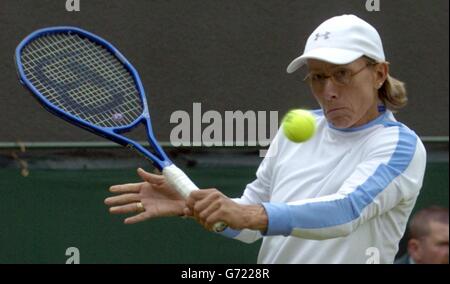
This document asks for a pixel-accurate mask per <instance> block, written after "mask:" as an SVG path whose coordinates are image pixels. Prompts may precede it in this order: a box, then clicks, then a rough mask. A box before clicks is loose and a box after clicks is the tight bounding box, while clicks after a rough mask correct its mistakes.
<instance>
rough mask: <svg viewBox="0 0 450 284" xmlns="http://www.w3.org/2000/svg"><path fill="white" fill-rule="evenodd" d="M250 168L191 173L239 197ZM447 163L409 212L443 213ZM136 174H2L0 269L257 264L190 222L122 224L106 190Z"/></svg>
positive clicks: (253, 249)
mask: <svg viewBox="0 0 450 284" xmlns="http://www.w3.org/2000/svg"><path fill="white" fill-rule="evenodd" d="M255 169H256V168H254V167H208V168H205V167H194V168H189V169H186V173H187V174H188V175H189V176H190V177H191V178H192V179H193V180H194V181H195V182H196V183H197V184H198V185H199V186H200V187H201V188H207V187H212V186H216V187H218V188H220V189H221V190H223V191H224V192H225V193H226V194H228V195H229V196H239V195H240V193H241V192H242V190H243V188H244V187H245V185H246V184H247V183H248V182H251V181H252V180H253V178H254V173H255ZM448 170H449V169H448V163H445V162H444V163H439V162H438V163H429V164H428V168H427V172H426V175H425V181H424V186H423V189H422V193H421V195H420V197H419V199H418V202H417V205H416V207H415V209H414V210H415V211H416V210H418V209H420V208H422V207H425V206H428V205H430V204H439V205H442V206H446V207H448V200H449V196H448V188H449V187H448V186H449V184H448ZM138 180H139V179H138V178H137V176H136V175H135V171H134V170H131V169H122V170H31V171H30V175H29V176H28V177H27V178H24V177H22V176H21V175H20V171H19V170H18V169H4V170H0V195H1V204H0V216H1V221H0V228H1V229H0V263H65V261H66V259H67V258H68V256H65V251H66V249H67V248H68V247H77V248H78V249H79V250H80V256H81V258H80V260H81V263H256V258H257V253H258V249H259V246H260V241H258V242H257V243H254V244H251V245H248V244H244V243H241V242H238V241H234V240H231V239H227V238H224V237H222V236H218V235H215V234H213V233H209V232H207V231H205V230H204V229H203V228H201V227H200V226H199V225H198V224H196V223H195V222H193V221H192V220H183V219H180V218H163V219H157V220H152V221H147V222H144V223H140V224H136V225H124V224H122V219H123V218H122V217H118V216H112V215H110V214H109V213H108V212H107V207H106V206H105V205H103V200H104V198H106V197H107V196H108V192H107V188H108V187H109V186H110V185H112V184H117V183H127V182H133V181H138Z"/></svg>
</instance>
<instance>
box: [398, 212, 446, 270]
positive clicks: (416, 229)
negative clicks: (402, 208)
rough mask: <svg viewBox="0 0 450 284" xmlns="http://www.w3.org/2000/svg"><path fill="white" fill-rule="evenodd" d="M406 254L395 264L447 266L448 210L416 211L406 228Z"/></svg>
mask: <svg viewBox="0 0 450 284" xmlns="http://www.w3.org/2000/svg"><path fill="white" fill-rule="evenodd" d="M408 233H409V240H408V244H407V250H408V251H407V253H406V254H405V255H404V256H402V257H401V258H399V259H398V260H397V261H396V262H395V263H396V264H448V208H442V207H438V206H431V207H428V208H425V209H422V210H420V211H418V212H417V213H416V214H415V215H414V216H413V217H412V218H411V221H410V223H409V227H408Z"/></svg>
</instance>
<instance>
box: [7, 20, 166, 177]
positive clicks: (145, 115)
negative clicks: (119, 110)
mask: <svg viewBox="0 0 450 284" xmlns="http://www.w3.org/2000/svg"><path fill="white" fill-rule="evenodd" d="M71 32H72V33H76V34H78V35H80V36H81V37H84V38H87V39H89V40H92V41H94V42H95V43H97V44H99V45H101V46H103V47H104V48H106V49H107V50H108V51H109V52H111V53H112V54H113V55H115V56H116V57H117V58H118V59H119V61H120V62H121V63H122V64H123V65H124V67H125V68H126V69H127V70H128V71H129V72H130V74H131V75H132V77H133V80H134V83H135V84H136V87H137V89H138V91H139V96H140V98H141V104H142V108H143V112H142V114H141V115H140V116H139V117H138V118H137V119H136V120H134V121H133V122H132V123H130V124H128V125H125V126H121V127H100V126H97V125H94V124H91V123H89V122H87V121H84V120H81V119H79V118H77V117H76V116H74V115H72V114H70V113H67V112H65V111H64V110H62V109H60V108H58V107H57V106H55V105H53V104H52V103H50V102H49V101H48V100H47V98H45V96H43V95H42V94H41V93H40V92H39V91H38V90H37V89H36V88H35V87H34V86H33V85H32V83H31V82H30V81H29V80H28V78H27V77H26V75H25V72H24V70H23V66H22V60H21V52H22V49H23V48H24V47H25V46H27V45H28V44H29V43H30V42H32V41H33V40H34V39H36V38H39V37H41V36H44V35H47V34H52V33H71ZM15 61H16V67H17V73H18V76H19V79H20V82H21V84H22V85H24V86H25V87H26V88H27V89H28V90H30V91H31V93H32V94H33V95H34V97H35V98H36V99H37V100H38V101H39V102H40V103H41V105H43V106H44V107H45V109H47V110H48V111H49V112H51V113H53V114H54V115H56V116H58V117H60V118H62V119H65V120H67V121H69V122H70V123H73V124H76V125H77V126H79V127H82V128H84V129H86V130H88V131H90V132H92V133H94V134H97V135H100V136H103V137H105V138H107V139H109V140H111V141H114V142H116V143H118V144H120V145H122V146H125V147H127V148H131V149H135V150H136V151H138V152H139V153H141V154H142V155H143V156H144V157H146V158H148V159H149V160H150V161H151V162H152V163H153V165H154V166H155V167H156V168H158V169H159V170H162V169H163V168H164V167H167V166H170V165H171V164H172V161H171V160H170V159H169V158H168V156H167V155H166V153H165V152H164V150H163V149H162V148H161V146H160V145H159V144H158V142H157V140H156V138H155V136H154V134H153V130H152V123H151V120H150V113H149V110H148V104H147V98H146V96H145V91H144V87H143V86H142V82H141V79H140V77H139V74H138V72H137V71H136V69H135V68H134V67H133V66H132V65H131V63H130V62H129V61H128V60H127V59H126V58H125V56H123V55H122V53H120V51H119V50H117V49H116V48H115V47H114V46H113V45H112V44H110V43H109V42H107V41H106V40H104V39H102V38H100V37H99V36H97V35H95V34H92V33H90V32H88V31H85V30H83V29H80V28H77V27H70V26H57V27H49V28H44V29H40V30H37V31H35V32H33V33H31V34H30V35H28V36H27V37H26V38H25V39H23V40H22V42H21V43H20V44H19V45H18V46H17V48H16V52H15ZM140 123H144V124H145V129H146V134H147V138H148V141H149V143H150V145H151V146H152V148H153V149H154V151H155V152H156V153H157V154H158V155H159V157H158V156H156V155H155V154H153V153H152V152H150V151H148V150H147V149H146V148H145V147H143V146H142V145H141V144H139V143H137V142H136V141H133V140H131V139H129V138H127V137H125V136H123V135H120V134H121V133H125V132H129V131H131V130H132V129H133V128H135V127H136V126H137V125H139V124H140Z"/></svg>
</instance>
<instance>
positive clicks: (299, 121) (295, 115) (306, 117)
mask: <svg viewBox="0 0 450 284" xmlns="http://www.w3.org/2000/svg"><path fill="white" fill-rule="evenodd" d="M282 123H283V132H284V135H285V136H286V137H287V138H288V139H289V140H291V141H293V142H296V143H300V142H304V141H306V140H308V139H310V138H311V137H312V136H313V135H314V133H315V132H316V119H315V118H314V116H313V115H312V113H311V112H309V111H307V110H303V109H294V110H291V111H289V112H288V113H287V114H286V115H285V116H284V118H283V120H282Z"/></svg>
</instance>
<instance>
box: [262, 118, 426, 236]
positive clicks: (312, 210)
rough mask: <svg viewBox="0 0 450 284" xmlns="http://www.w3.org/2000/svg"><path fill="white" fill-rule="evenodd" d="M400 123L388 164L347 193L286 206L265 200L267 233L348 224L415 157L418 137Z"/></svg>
mask: <svg viewBox="0 0 450 284" xmlns="http://www.w3.org/2000/svg"><path fill="white" fill-rule="evenodd" d="M396 125H398V126H399V139H398V144H397V147H396V149H395V151H394V153H393V155H392V157H391V159H390V160H389V162H388V163H387V164H381V165H380V166H379V167H378V168H377V169H376V170H375V172H374V174H373V175H372V176H370V177H369V178H368V179H367V180H366V181H365V182H364V183H363V184H361V185H360V186H358V187H357V188H356V189H355V191H353V192H352V193H350V194H349V195H348V196H346V197H344V198H342V199H338V200H333V201H323V202H314V203H307V204H303V205H287V204H284V206H283V204H274V203H265V204H263V205H264V208H265V209H266V212H267V214H268V216H269V226H268V230H267V233H266V235H280V234H281V235H285V236H287V235H290V234H291V232H292V229H293V228H303V229H319V228H325V227H332V226H338V225H342V224H345V223H348V222H350V221H352V220H354V219H356V218H358V217H359V215H360V213H361V211H362V210H363V209H364V208H365V207H366V206H368V205H369V204H370V203H371V202H372V201H373V200H374V198H375V197H376V196H377V195H378V194H380V193H381V192H382V191H383V190H384V189H385V188H386V187H387V186H388V185H389V184H390V183H391V182H392V180H394V179H395V178H396V177H397V176H399V175H400V174H401V173H402V172H404V171H405V170H406V168H407V167H408V166H409V164H410V163H411V160H412V158H413V156H414V153H415V149H416V144H417V137H416V136H415V135H414V134H413V133H412V131H411V130H409V129H408V128H407V127H404V126H402V125H399V124H396Z"/></svg>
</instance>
